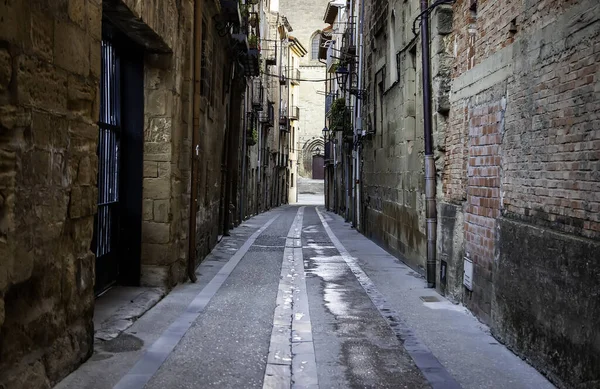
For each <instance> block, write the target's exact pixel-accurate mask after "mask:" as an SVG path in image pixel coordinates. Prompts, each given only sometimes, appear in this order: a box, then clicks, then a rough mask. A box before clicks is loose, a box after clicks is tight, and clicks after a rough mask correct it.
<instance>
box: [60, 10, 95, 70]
mask: <svg viewBox="0 0 600 389" xmlns="http://www.w3.org/2000/svg"><path fill="white" fill-rule="evenodd" d="M54 62H55V64H56V65H58V66H60V67H61V68H63V69H66V70H68V71H70V72H73V73H77V74H79V75H82V76H87V75H88V73H89V71H90V44H89V37H88V36H87V34H86V33H85V31H84V30H82V29H80V28H79V27H77V26H76V25H74V24H71V23H67V22H63V21H59V20H56V23H55V27H54Z"/></svg>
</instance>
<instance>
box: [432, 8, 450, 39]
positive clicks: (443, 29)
mask: <svg viewBox="0 0 600 389" xmlns="http://www.w3.org/2000/svg"><path fill="white" fill-rule="evenodd" d="M453 15H454V14H453V12H452V7H451V6H441V7H437V8H436V9H435V10H434V11H433V15H432V17H431V30H432V31H434V32H435V34H439V35H448V34H451V33H452V25H453Z"/></svg>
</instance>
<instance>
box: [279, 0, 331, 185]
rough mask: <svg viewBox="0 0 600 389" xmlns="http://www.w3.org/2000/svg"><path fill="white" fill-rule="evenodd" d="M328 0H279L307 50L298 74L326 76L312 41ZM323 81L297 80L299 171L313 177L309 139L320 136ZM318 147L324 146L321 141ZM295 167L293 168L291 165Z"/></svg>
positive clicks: (312, 147)
mask: <svg viewBox="0 0 600 389" xmlns="http://www.w3.org/2000/svg"><path fill="white" fill-rule="evenodd" d="M328 3H329V1H327V0H312V1H293V0H280V1H279V9H280V12H281V14H282V15H285V17H286V18H287V19H288V21H289V22H290V24H291V25H292V28H293V31H292V32H290V35H292V36H293V37H295V38H296V39H298V40H299V41H300V43H301V44H302V46H304V48H305V49H306V50H307V51H308V53H307V54H306V55H305V56H304V57H302V58H300V77H301V79H303V80H323V79H324V78H325V64H323V63H320V62H319V61H318V60H317V59H313V58H312V55H311V54H312V53H311V44H312V38H313V37H314V36H315V33H316V32H318V31H320V30H322V29H323V28H324V27H326V26H327V25H326V24H325V22H323V14H324V12H325V9H326V7H327V4H328ZM323 88H324V87H323V83H320V82H300V88H299V89H300V99H299V101H298V107H299V108H300V120H299V121H298V122H297V123H298V126H299V131H298V134H297V138H298V149H299V154H298V161H300V164H299V166H298V168H299V169H298V172H299V174H300V176H302V177H308V178H311V177H312V154H311V152H312V151H314V150H315V148H316V146H315V145H314V144H313V143H314V142H312V140H314V139H315V138H322V137H323V134H322V130H323V126H324V125H325V116H324V115H325V111H324V107H325V95H324V93H323V92H324V89H323ZM319 148H320V149H321V150H323V145H322V143H321V144H320V145H319ZM294 170H295V169H294Z"/></svg>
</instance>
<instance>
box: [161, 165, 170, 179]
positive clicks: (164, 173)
mask: <svg viewBox="0 0 600 389" xmlns="http://www.w3.org/2000/svg"><path fill="white" fill-rule="evenodd" d="M158 176H159V177H170V176H171V162H159V163H158Z"/></svg>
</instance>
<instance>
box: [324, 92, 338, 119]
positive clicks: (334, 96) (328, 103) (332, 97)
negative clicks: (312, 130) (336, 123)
mask: <svg viewBox="0 0 600 389" xmlns="http://www.w3.org/2000/svg"><path fill="white" fill-rule="evenodd" d="M335 99H337V93H332V92H329V93H328V94H327V96H325V116H327V117H329V114H330V112H331V106H332V104H333V102H334V101H335Z"/></svg>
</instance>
